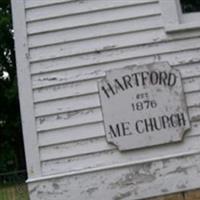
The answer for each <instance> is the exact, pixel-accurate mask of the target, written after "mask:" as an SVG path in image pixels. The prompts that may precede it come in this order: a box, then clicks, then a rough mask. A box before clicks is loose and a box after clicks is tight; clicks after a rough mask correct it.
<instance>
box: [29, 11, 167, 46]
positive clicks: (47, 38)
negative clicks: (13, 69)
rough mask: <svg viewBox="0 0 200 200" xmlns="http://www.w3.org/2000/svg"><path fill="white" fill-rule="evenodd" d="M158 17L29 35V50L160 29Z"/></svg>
mask: <svg viewBox="0 0 200 200" xmlns="http://www.w3.org/2000/svg"><path fill="white" fill-rule="evenodd" d="M162 26H163V25H162V22H161V19H160V17H159V15H156V14H155V15H152V16H148V15H144V17H140V18H135V19H125V20H121V21H117V22H111V23H105V24H99V25H95V26H86V27H77V28H74V29H73V28H72V29H66V30H60V31H55V32H48V33H43V34H35V35H34V34H33V35H30V36H29V38H28V40H29V46H30V48H31V49H32V48H34V47H41V46H47V45H53V44H62V43H66V42H72V41H79V40H88V39H95V38H98V37H106V36H111V35H118V34H123V33H130V32H132V33H134V32H137V31H141V30H148V29H156V28H159V27H162Z"/></svg>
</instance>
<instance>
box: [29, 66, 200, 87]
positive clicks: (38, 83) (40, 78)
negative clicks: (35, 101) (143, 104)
mask: <svg viewBox="0 0 200 200" xmlns="http://www.w3.org/2000/svg"><path fill="white" fill-rule="evenodd" d="M122 65H123V64H122ZM195 65H196V64H194V69H193V68H192V67H190V68H189V69H188V68H186V67H184V66H183V67H179V66H178V67H176V66H174V67H176V68H177V69H178V70H179V71H180V72H181V75H182V77H183V78H193V77H194V76H195V77H196V76H198V75H200V72H199V71H200V67H199V70H196V69H197V68H198V66H196V67H195ZM120 66H121V64H118V65H114V64H113V65H108V66H106V67H103V68H101V67H99V66H94V67H87V68H86V67H85V68H79V69H76V70H73V69H71V70H63V71H56V72H50V73H44V74H37V75H34V76H32V83H33V87H34V88H37V87H38V88H42V87H49V86H52V85H61V84H66V83H75V82H79V81H88V80H91V79H94V82H96V80H95V79H97V78H98V79H99V78H103V77H104V76H105V71H108V70H111V69H117V68H118V67H120ZM187 66H188V65H187ZM190 66H191V64H190ZM172 67H173V66H172ZM188 73H189V75H188ZM194 81H195V79H194ZM196 81H198V80H196ZM194 84H195V83H194ZM196 87H197V86H196Z"/></svg>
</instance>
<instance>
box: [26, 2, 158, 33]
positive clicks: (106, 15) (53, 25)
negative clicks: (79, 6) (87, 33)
mask: <svg viewBox="0 0 200 200" xmlns="http://www.w3.org/2000/svg"><path fill="white" fill-rule="evenodd" d="M141 10H142V12H141ZM119 12H120V15H119ZM158 13H160V9H159V6H158V4H157V3H150V4H142V5H141V6H140V9H138V6H134V5H133V6H127V7H121V8H116V9H110V10H102V11H96V12H90V13H85V14H82V15H78V14H77V15H72V16H71V15H70V16H63V17H57V18H53V19H46V20H40V21H35V22H34V21H33V22H29V23H27V31H28V34H36V33H43V32H49V31H55V30H59V29H66V28H74V27H80V26H88V25H95V24H102V23H107V22H111V21H117V20H122V19H128V18H138V17H140V16H144V14H146V15H155V14H158Z"/></svg>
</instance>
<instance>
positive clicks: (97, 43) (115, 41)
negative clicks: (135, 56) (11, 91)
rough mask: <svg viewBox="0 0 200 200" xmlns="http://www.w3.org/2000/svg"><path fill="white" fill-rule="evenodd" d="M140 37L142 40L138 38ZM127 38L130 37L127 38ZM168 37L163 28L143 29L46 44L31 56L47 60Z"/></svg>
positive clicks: (35, 58)
mask: <svg viewBox="0 0 200 200" xmlns="http://www.w3.org/2000/svg"><path fill="white" fill-rule="evenodd" d="M138 37H140V40H137V38H138ZM127 38H129V39H128V40H127ZM165 38H166V35H165V33H164V32H163V30H162V29H157V30H155V29H153V30H149V31H146V30H145V31H141V32H136V33H135V32H134V33H125V34H120V35H114V36H113V35H111V36H107V37H103V38H98V39H97V38H95V39H89V40H83V41H79V42H68V43H63V44H58V45H54V46H52V45H51V46H45V47H40V48H34V49H31V50H30V58H31V60H32V61H37V60H46V59H50V58H52V57H55V58H56V57H58V56H59V57H63V56H72V55H77V54H85V53H90V52H94V51H95V52H97V53H98V51H99V53H100V51H104V50H105V51H106V50H112V49H118V48H123V47H126V46H130V45H131V44H133V46H138V45H142V44H145V45H147V44H149V43H153V42H155V41H156V40H157V41H159V40H164V39H165Z"/></svg>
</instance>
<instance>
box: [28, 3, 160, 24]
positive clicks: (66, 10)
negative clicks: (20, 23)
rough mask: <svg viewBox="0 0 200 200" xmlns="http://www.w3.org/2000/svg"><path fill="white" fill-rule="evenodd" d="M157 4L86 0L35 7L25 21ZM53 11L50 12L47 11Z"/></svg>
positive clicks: (30, 10) (29, 11)
mask: <svg viewBox="0 0 200 200" xmlns="http://www.w3.org/2000/svg"><path fill="white" fill-rule="evenodd" d="M152 2H153V3H155V2H158V0H134V1H133V0H127V1H123V0H118V1H116V0H110V1H107V0H100V1H99V0H86V1H85V2H84V3H81V2H80V1H76V2H71V3H70V1H66V2H65V3H59V4H54V5H52V4H51V5H46V6H41V7H37V9H34V8H32V9H29V10H27V15H26V17H27V21H29V22H30V21H39V20H42V19H49V18H56V17H60V16H69V15H75V14H84V13H87V12H96V11H99V10H107V9H115V8H122V7H127V6H131V5H135V6H136V5H141V4H149V3H152ZM50 9H51V10H53V12H50V11H49V10H50Z"/></svg>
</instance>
